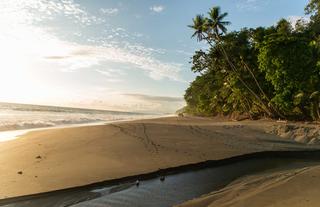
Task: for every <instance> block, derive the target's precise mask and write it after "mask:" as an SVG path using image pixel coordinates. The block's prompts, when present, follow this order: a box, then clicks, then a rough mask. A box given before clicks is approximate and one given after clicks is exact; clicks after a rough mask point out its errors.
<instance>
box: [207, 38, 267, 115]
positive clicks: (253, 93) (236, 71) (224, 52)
mask: <svg viewBox="0 0 320 207" xmlns="http://www.w3.org/2000/svg"><path fill="white" fill-rule="evenodd" d="M215 36H216V38H217V40H218V41H219V42H221V39H220V37H219V35H218V34H215ZM204 39H206V40H207V42H208V43H209V45H210V46H211V47H214V45H213V44H212V42H211V41H210V40H209V39H208V38H206V37H205V36H204ZM219 48H220V49H221V51H222V53H223V55H224V57H225V59H226V60H227V62H228V64H229V65H230V67H231V69H232V70H233V71H234V73H235V74H236V76H237V77H238V79H239V81H240V82H241V83H242V84H243V85H244V86H245V88H247V90H248V91H249V92H250V93H251V94H252V95H253V96H254V97H255V98H256V99H257V100H258V101H259V102H260V103H261V104H262V106H263V108H262V109H263V110H264V111H265V112H266V113H267V114H268V115H269V116H272V113H271V111H270V110H269V108H268V106H267V105H266V104H265V103H264V101H263V100H262V99H261V98H260V97H259V96H258V95H257V94H256V93H255V92H254V91H253V90H252V89H251V88H250V87H249V85H248V84H247V83H246V82H245V81H244V80H243V79H242V78H241V77H240V75H239V72H238V70H237V68H236V67H235V65H234V64H233V63H232V61H231V60H230V59H229V56H228V54H227V52H226V51H225V49H224V47H222V46H220V47H219Z"/></svg>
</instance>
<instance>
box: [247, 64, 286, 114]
mask: <svg viewBox="0 0 320 207" xmlns="http://www.w3.org/2000/svg"><path fill="white" fill-rule="evenodd" d="M241 62H242V64H243V65H244V67H245V68H246V69H247V70H248V71H249V73H250V75H251V76H252V78H253V79H254V81H255V83H256V85H257V87H258V89H259V90H260V92H261V93H262V95H263V96H264V97H266V99H267V100H268V102H269V103H270V105H271V108H272V110H273V111H274V112H276V113H277V115H278V116H279V117H281V118H285V117H284V116H283V115H282V114H281V113H280V112H279V111H278V110H277V109H276V108H275V107H274V106H273V104H272V103H271V100H270V99H269V97H268V96H267V95H266V93H265V92H264V90H263V89H262V87H261V86H260V84H259V81H258V80H257V78H256V76H255V75H254V73H253V72H252V70H251V69H250V68H249V66H248V65H247V64H246V63H245V62H244V61H243V60H241Z"/></svg>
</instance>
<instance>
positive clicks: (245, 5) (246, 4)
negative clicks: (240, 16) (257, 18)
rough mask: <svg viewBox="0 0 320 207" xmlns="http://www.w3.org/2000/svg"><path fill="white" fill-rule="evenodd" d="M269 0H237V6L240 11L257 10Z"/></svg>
mask: <svg viewBox="0 0 320 207" xmlns="http://www.w3.org/2000/svg"><path fill="white" fill-rule="evenodd" d="M269 1H270V0H237V2H238V3H237V8H238V9H239V10H242V11H258V10H260V9H261V8H263V7H265V6H267V5H268V4H269Z"/></svg>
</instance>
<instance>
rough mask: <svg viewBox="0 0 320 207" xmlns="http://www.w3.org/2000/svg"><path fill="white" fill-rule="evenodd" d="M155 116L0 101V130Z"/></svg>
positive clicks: (151, 116)
mask: <svg viewBox="0 0 320 207" xmlns="http://www.w3.org/2000/svg"><path fill="white" fill-rule="evenodd" d="M157 116H159V115H154V114H142V113H131V112H117V111H107V110H94V109H82V108H69V107H56V106H40V105H30V104H16V103H1V102H0V132H5V131H12V130H26V129H35V128H48V127H59V126H69V125H79V124H90V123H103V122H112V121H121V120H133V119H143V118H153V117H157Z"/></svg>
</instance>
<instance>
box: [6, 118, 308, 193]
mask: <svg viewBox="0 0 320 207" xmlns="http://www.w3.org/2000/svg"><path fill="white" fill-rule="evenodd" d="M273 124H274V122H270V121H259V122H250V121H243V122H224V121H221V120H214V119H205V118H187V117H184V118H178V117H171V118H160V119H150V120H140V121H131V122H121V123H113V124H106V125H98V126H82V127H74V128H60V129H49V130H42V131H34V132H30V133H28V134H25V135H23V136H21V137H20V138H18V139H15V140H11V141H7V142H2V143H0V154H1V156H0V176H1V180H0V198H8V197H16V196H22V195H30V194H36V193H41V192H47V191H53V190H58V189H64V188H70V187H75V186H82V185H87V184H91V183H96V182H101V181H106V180H112V179H117V178H122V177H126V176H132V175H139V174H144V173H150V172H154V171H157V170H159V169H166V168H170V167H176V166H182V165H187V164H192V163H199V162H203V161H206V160H222V159H226V158H231V157H235V156H239V155H245V154H250V153H254V152H262V151H288V150H290V151H295V150H309V149H313V148H314V147H313V146H310V145H307V144H303V143H297V142H295V141H293V140H286V139H283V138H280V137H278V136H276V135H273V134H270V133H266V131H265V130H264V127H267V126H271V125H273Z"/></svg>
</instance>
